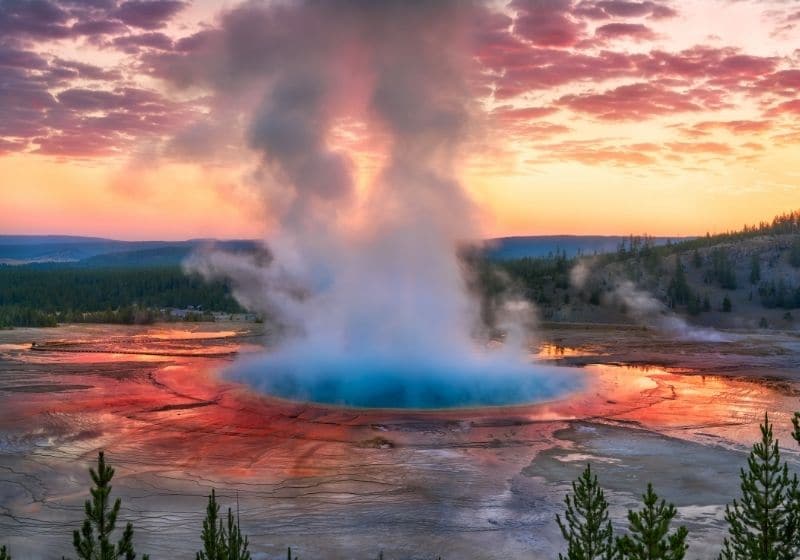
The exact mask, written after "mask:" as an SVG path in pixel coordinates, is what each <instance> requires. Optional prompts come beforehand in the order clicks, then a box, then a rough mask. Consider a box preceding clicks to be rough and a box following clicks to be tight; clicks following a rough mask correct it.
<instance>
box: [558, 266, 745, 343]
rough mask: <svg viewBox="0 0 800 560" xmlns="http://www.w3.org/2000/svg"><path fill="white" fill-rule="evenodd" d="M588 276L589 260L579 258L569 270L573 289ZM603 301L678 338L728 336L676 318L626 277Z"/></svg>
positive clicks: (719, 338) (581, 285)
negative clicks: (620, 307)
mask: <svg viewBox="0 0 800 560" xmlns="http://www.w3.org/2000/svg"><path fill="white" fill-rule="evenodd" d="M590 276H591V263H590V262H589V261H586V260H580V261H578V263H577V264H576V265H575V266H574V267H573V268H572V270H570V280H571V282H572V285H573V286H574V287H575V288H577V289H583V288H584V287H585V286H586V285H587V283H588V282H589V279H590ZM606 301H607V303H610V304H613V305H616V306H622V307H624V309H625V312H626V313H627V314H628V315H629V316H630V317H631V318H632V319H633V320H634V321H636V322H637V323H639V324H640V325H643V326H645V327H648V328H652V329H655V330H658V331H660V332H662V333H664V334H666V335H668V336H671V337H673V338H677V339H681V340H692V341H698V342H727V341H730V337H728V336H726V335H724V334H722V333H720V332H719V331H716V330H714V329H711V328H704V327H695V326H693V325H690V324H689V323H688V322H686V320H684V319H683V318H681V317H678V316H677V315H676V314H675V313H673V312H672V311H670V309H669V308H668V307H667V306H666V305H664V304H663V303H662V302H660V301H659V300H657V299H656V298H655V297H653V296H652V295H651V294H650V293H649V292H647V291H645V290H642V289H640V288H638V287H637V286H636V285H635V284H634V283H633V282H631V281H630V280H619V281H617V282H616V286H615V287H614V289H613V290H612V291H611V292H610V293H609V294H608V295H607V297H606Z"/></svg>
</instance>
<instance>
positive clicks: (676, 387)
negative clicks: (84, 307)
mask: <svg viewBox="0 0 800 560" xmlns="http://www.w3.org/2000/svg"><path fill="white" fill-rule="evenodd" d="M550 336H551V338H552V339H553V340H551V341H545V342H544V343H543V344H542V346H540V347H539V348H538V349H535V350H536V351H535V352H534V353H535V354H538V356H539V357H540V358H544V359H548V360H550V361H551V362H553V363H569V364H575V365H582V366H584V369H585V371H586V372H587V376H586V377H587V381H588V382H587V385H586V387H585V388H584V390H582V391H580V392H577V393H575V394H572V395H568V396H565V397H564V398H562V399H559V400H556V401H553V402H548V403H540V404H535V405H523V406H516V407H495V408H478V409H462V410H451V411H431V412H414V411H405V412H399V411H382V410H358V409H346V408H338V407H326V406H320V405H309V404H301V403H293V402H287V401H282V400H280V399H276V398H274V397H270V396H266V395H261V394H257V393H254V392H253V391H251V390H249V389H248V388H246V387H244V386H242V385H239V384H236V383H232V382H230V381H228V380H226V379H224V378H223V377H222V376H221V375H220V371H221V370H222V369H224V367H225V366H227V365H229V364H230V363H232V360H234V359H235V356H236V354H237V353H240V352H250V351H255V350H257V349H258V348H260V342H261V338H260V334H259V333H258V332H251V331H249V330H238V327H228V326H222V327H218V326H214V325H201V326H198V327H197V330H194V331H189V332H183V331H176V330H170V329H169V328H163V327H156V328H124V327H65V328H59V329H54V330H44V331H32V330H28V331H26V330H24V329H20V330H18V331H8V332H4V333H0V480H2V481H3V483H4V484H3V490H2V491H0V510H1V511H3V512H4V515H2V516H0V534H2V535H8V536H9V538H10V540H11V542H12V544H14V546H15V549H18V550H20V557H25V555H26V554H28V555H34V556H39V555H40V554H41V553H42V551H43V550H44V548H45V547H46V546H48V545H54V543H60V544H61V545H62V548H63V545H64V544H65V543H67V544H68V543H69V534H70V531H71V529H72V528H73V526H74V522H75V521H76V520H77V519H79V518H80V503H81V502H82V500H83V492H84V488H85V486H86V484H85V483H86V480H85V479H86V476H85V474H84V469H85V466H86V464H87V463H88V461H90V460H91V458H92V457H93V455H94V454H95V453H96V450H97V449H99V448H105V449H108V450H109V454H110V456H111V457H112V458H113V460H114V462H115V464H116V465H118V472H119V473H120V474H119V477H120V479H119V482H118V484H117V486H116V488H117V489H118V490H119V491H120V492H121V494H122V495H123V497H124V499H125V500H126V506H127V507H129V508H130V509H129V513H130V512H132V514H131V515H132V516H133V517H134V518H135V521H136V523H137V525H139V526H142V528H143V529H147V528H148V527H156V526H158V527H159V528H160V530H159V531H156V532H154V533H153V534H150V535H149V536H143V537H142V538H143V539H144V545H145V546H146V547H147V546H151V547H152V550H161V551H166V552H170V551H172V552H175V553H181V554H187V553H190V552H191V551H192V550H194V549H195V548H196V547H197V545H198V543H197V542H195V541H197V539H198V537H197V535H198V534H199V530H198V527H199V522H200V518H201V516H202V509H203V495H204V494H205V493H207V492H208V490H209V488H210V487H211V486H212V485H213V486H216V487H217V488H218V489H220V492H221V493H222V495H223V496H232V495H233V494H234V493H235V492H237V491H238V492H239V495H240V498H241V504H242V519H243V524H244V526H245V528H246V529H247V530H248V531H249V532H250V534H251V537H252V541H253V543H254V545H256V548H257V549H258V550H263V551H267V552H269V551H274V552H276V553H278V552H279V551H280V550H281V548H282V547H283V546H285V545H287V544H292V545H294V546H299V547H300V550H305V551H307V552H308V554H307V556H309V557H321V556H323V555H322V554H321V553H320V551H321V550H325V551H327V552H328V554H327V555H326V556H327V557H333V558H337V557H352V556H353V555H354V554H365V555H372V554H374V553H375V549H376V548H383V549H384V550H386V551H387V552H394V553H395V554H394V555H395V556H398V555H399V556H402V555H403V553H404V551H405V553H407V554H411V552H412V551H425V550H435V551H436V554H439V553H441V554H443V555H445V556H448V557H457V556H463V557H467V558H484V557H485V558H488V557H492V556H496V555H497V553H498V551H501V552H503V553H506V554H510V555H522V554H526V555H528V556H531V555H533V556H532V557H533V558H539V557H541V558H546V557H548V558H549V557H553V556H554V550H553V543H556V542H557V540H556V531H557V529H556V528H555V526H554V524H553V523H552V515H553V512H554V511H556V509H557V508H559V507H560V502H561V498H562V494H561V492H562V491H563V488H564V483H565V481H566V480H568V478H569V477H571V476H572V470H571V467H570V465H572V464H581V462H582V460H584V459H586V458H595V459H596V460H598V461H604V462H606V464H609V465H618V466H619V467H620V469H623V468H624V467H626V465H627V467H628V468H629V469H633V471H624V469H623V471H621V472H634V471H635V472H637V473H640V476H645V474H647V473H653V474H658V469H659V468H673V467H674V465H673V467H670V466H669V465H670V464H671V463H669V462H668V461H666V459H665V460H664V461H663V465H661V467H660V466H659V461H657V460H655V459H653V458H654V457H659V456H660V454H662V455H663V457H665V458H666V457H668V456H674V455H675V454H676V453H683V452H685V453H686V454H687V457H691V456H692V455H693V454H694V455H695V456H697V459H696V460H697V461H703V462H704V464H705V465H712V466H713V465H720V467H719V469H722V470H724V469H725V468H727V466H725V465H730V464H731V462H732V461H731V456H728V455H725V453H733V454H734V455H733V457H738V456H739V455H740V452H741V450H742V446H743V445H746V444H748V443H749V442H750V441H751V440H752V439H753V437H754V435H755V433H756V425H757V422H758V421H759V419H760V418H761V416H762V415H763V412H764V410H770V411H771V413H772V415H773V419H774V420H775V422H776V427H777V428H778V434H779V436H780V437H781V439H782V440H783V441H784V442H786V443H787V444H788V443H789V440H788V426H789V415H790V413H791V411H792V410H794V408H795V407H796V406H797V386H796V384H795V380H794V378H793V377H792V376H791V374H790V373H787V372H791V371H793V368H795V364H796V361H797V355H796V354H795V353H794V352H793V351H791V348H792V346H791V345H792V344H793V339H792V338H791V337H788V338H787V339H786V340H785V341H783V342H781V341H780V340H779V341H777V342H776V340H775V339H770V340H769V341H768V343H765V345H763V347H760V346H759V344H760V343H759V340H758V339H757V338H756V339H747V340H746V341H745V342H741V343H739V345H738V346H737V348H739V351H738V353H737V351H728V352H726V353H721V352H720V350H719V348H715V347H713V346H708V345H707V346H684V347H683V348H682V351H681V352H678V351H677V350H678V347H676V346H674V345H673V346H671V348H670V353H669V354H668V355H665V354H664V350H663V347H664V345H663V344H657V343H656V344H654V342H653V340H652V339H651V338H650V336H651V335H650V334H649V333H638V332H627V331H626V332H622V333H613V334H611V335H609V334H608V333H605V338H604V333H601V332H600V333H599V332H597V330H596V329H594V330H593V331H592V332H584V331H580V330H576V331H575V332H566V333H565V332H560V331H559V332H557V333H555V334H552V333H551V334H550ZM33 341H36V342H37V344H36V347H35V348H36V349H35V350H34V349H33V348H32V347H31V346H30V343H31V342H33ZM570 342H573V343H574V344H570ZM620 345H622V346H624V347H625V348H626V351H627V354H628V355H629V356H631V357H633V358H635V360H633V359H632V360H631V361H634V362H635V363H634V364H630V363H625V361H624V360H622V359H620V358H621V356H622V353H621V352H620V350H619V346H620ZM776 345H778V346H779V347H782V348H789V350H788V351H785V352H775V351H774V350H772V349H773V348H775V347H776ZM781 345H783V346H781ZM759 348H760V349H759ZM734 350H735V349H734ZM676 356H677V358H676ZM646 358H650V360H649V361H650V362H651V363H658V364H660V365H658V366H652V365H643V363H646V362H647V361H648V360H647V359H646ZM668 358H669V359H670V360H672V361H670V362H669V363H668V364H667V363H666V362H668V361H669V360H668ZM714 364H717V367H718V369H719V373H718V374H715V373H713V372H714ZM758 364H760V367H755V366H756V365H758ZM698 371H699V372H701V374H697V372H698ZM795 371H796V370H795ZM765 376H766V377H765ZM587 434H588V435H587ZM603 442H605V443H603ZM626 442H631V445H630V446H626V445H623V444H624V443H626ZM634 444H635V445H634ZM687 460H688V461H689V462H691V461H692V460H693V459H691V458H690V459H687ZM723 467H724V468H723ZM719 469H718V470H717V471H714V470H713V468H712V469H711V470H709V471H708V472H707V473H705V474H702V473H701V476H700V479H697V480H693V481H691V484H689V483H688V482H687V483H686V484H687V486H686V487H685V488H683V487H681V486H680V484H683V483H681V482H680V480H676V481H674V483H675V484H676V485H678V486H677V487H676V488H670V489H669V492H670V493H671V494H670V495H674V496H679V497H681V499H680V500H676V501H679V503H680V504H682V505H683V506H685V507H684V508H683V509H682V510H681V512H682V515H684V516H685V519H684V520H685V521H686V522H687V523H690V525H691V524H694V525H693V527H695V528H696V529H697V531H696V533H695V534H696V535H698V537H697V538H702V535H704V534H707V535H713V534H714V527H716V526H717V525H715V524H718V523H719V522H720V521H721V517H720V515H719V514H720V511H721V505H722V503H723V501H722V500H723V498H724V496H722V495H721V494H722V493H723V489H724V488H727V486H725V485H723V486H719V485H717V486H714V485H713V484H712V485H710V486H709V487H710V488H712V489H713V488H718V490H716V492H717V494H715V493H714V492H715V491H714V490H712V491H709V492H707V493H705V494H704V495H703V496H702V500H700V498H697V499H695V498H693V497H692V492H693V491H692V490H691V488H693V487H695V486H697V485H698V484H702V483H703V480H704V479H703V477H705V478H706V479H707V480H709V481H710V480H712V479H713V478H715V477H719V476H721V475H720V473H721V472H722V471H721V470H719ZM725 472H726V473H727V471H725ZM613 473H614V470H613V469H612V470H609V471H608V473H607V476H609V477H610V476H612V475H613ZM642 473H644V474H642ZM637 476H639V475H637ZM725 476H728V475H725ZM637 480H638V479H637ZM611 487H612V488H611V489H612V490H613V491H614V492H619V493H622V494H626V490H625V489H626V487H625V485H624V484H616V485H613V484H612V485H611ZM723 487H724V488H723ZM640 490H641V489H640V488H638V487H637V488H633V487H631V488H630V491H629V492H628V494H626V495H628V496H629V497H632V496H633V493H634V492H639V491H640ZM692 508H694V509H692ZM697 508H700V509H697ZM709 508H711V509H709ZM160 512H164V514H166V512H169V515H168V516H167V517H166V520H167V521H166V525H164V519H163V518H162V517H163V515H162V513H160ZM703 531H706V533H704V532H703ZM32 533H33V534H35V535H37V536H38V537H40V538H37V539H30V536H31V534H32ZM481 535H482V536H481ZM709 542H710V541H709ZM376 543H377V544H376ZM696 546H701V547H702V546H704V545H703V544H702V543H700V544H699V545H697V544H696ZM708 546H712V548H713V545H708ZM53 550H54V551H56V552H57V549H56V548H54V549H53ZM697 550H698V551H700V550H703V549H702V548H698V549H697ZM709 550H712V549H709ZM537 554H539V556H537ZM57 556H58V554H55V553H53V557H57ZM45 557H47V555H46V554H45Z"/></svg>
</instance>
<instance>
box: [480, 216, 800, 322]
mask: <svg viewBox="0 0 800 560" xmlns="http://www.w3.org/2000/svg"><path fill="white" fill-rule="evenodd" d="M494 270H496V271H501V272H502V273H503V274H504V275H506V276H507V278H509V279H511V285H512V286H513V287H514V288H516V289H517V290H518V291H520V292H521V293H522V294H523V295H524V296H525V297H526V298H528V299H529V300H531V301H533V302H535V303H536V304H537V306H538V307H539V310H540V314H541V315H542V317H543V318H544V319H545V320H554V321H589V322H594V321H598V322H625V321H629V320H630V313H629V312H630V309H629V308H626V307H630V306H629V305H627V304H626V303H625V301H624V299H625V298H620V297H617V296H618V294H619V290H620V287H621V286H626V287H628V288H627V289H635V290H638V291H639V292H641V293H642V294H647V295H648V296H651V297H652V298H653V299H654V300H656V301H658V302H660V303H661V304H663V305H664V307H665V308H666V309H670V310H672V311H673V312H675V313H677V314H679V315H685V316H687V317H689V318H690V319H691V320H692V321H693V322H696V323H698V324H709V325H716V326H727V327H745V328H746V327H762V328H764V327H777V328H794V325H795V315H797V319H798V320H800V313H798V312H797V311H796V310H798V309H800V211H798V212H791V213H788V214H783V215H780V216H777V217H775V218H774V219H773V220H772V221H771V222H763V223H761V224H759V225H757V226H749V227H745V228H743V229H742V230H740V231H735V232H728V233H724V234H719V235H706V236H704V237H699V238H696V239H691V240H686V241H682V242H679V243H670V244H666V245H662V246H658V245H656V244H655V243H654V242H653V241H652V240H651V239H650V238H648V237H646V236H645V237H630V238H628V239H627V240H625V241H624V242H623V243H620V245H619V246H618V247H617V250H616V251H614V252H612V253H608V254H604V255H596V256H591V257H580V258H568V257H567V256H566V255H565V254H564V253H556V254H554V255H550V256H548V257H545V258H526V259H517V260H509V261H504V262H499V263H496V264H494ZM483 276H486V275H485V274H484V275H483ZM484 285H485V286H488V287H487V288H486V289H487V290H488V293H489V294H490V295H491V294H494V295H495V296H497V295H498V293H499V292H501V291H503V290H507V289H508V287H507V284H504V283H502V282H494V283H492V282H488V283H487V282H484ZM637 293H638V292H637ZM793 312H794V313H793ZM798 322H800V321H798Z"/></svg>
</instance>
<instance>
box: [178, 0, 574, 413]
mask: <svg viewBox="0 0 800 560" xmlns="http://www.w3.org/2000/svg"><path fill="white" fill-rule="evenodd" d="M483 9H484V8H481V7H479V6H477V5H473V4H470V3H466V2H436V3H413V2H411V3H409V2H400V1H398V2H380V3H378V2H368V1H363V2H360V1H352V2H307V3H296V4H291V5H289V4H282V3H276V4H273V5H269V6H265V5H256V4H247V5H245V6H243V7H240V8H237V9H235V10H233V11H231V12H229V13H227V14H226V15H225V16H224V18H223V22H222V26H221V29H220V30H219V31H218V32H216V34H215V35H214V36H213V37H212V38H211V39H210V40H209V41H208V44H207V46H206V47H205V48H204V49H203V50H202V51H200V52H199V54H198V55H197V57H195V60H193V61H190V62H189V63H184V66H182V67H180V68H177V69H176V70H175V73H176V82H180V83H181V84H182V85H196V86H201V87H207V88H210V89H211V90H212V91H213V92H214V94H215V95H216V96H218V97H219V98H220V99H223V98H224V99H225V100H226V101H227V104H228V106H230V103H235V104H238V106H241V107H242V108H243V110H242V117H243V121H244V122H246V123H247V125H246V126H244V127H243V130H242V133H243V136H244V137H245V138H246V139H247V144H248V146H249V148H250V149H252V150H254V151H255V152H256V153H257V154H259V156H260V159H261V167H260V168H259V170H258V172H257V173H256V176H257V177H258V180H259V184H260V185H261V186H262V188H263V193H264V199H265V201H266V203H267V207H268V212H269V215H270V216H271V217H272V218H273V219H274V220H275V221H276V222H277V224H278V226H277V232H276V233H275V234H274V235H271V236H270V243H269V246H270V249H271V251H272V253H273V258H272V260H271V261H270V262H269V263H265V262H263V261H262V262H258V259H252V258H251V257H242V256H236V255H225V254H219V253H216V254H215V253H212V254H208V255H206V256H204V257H202V258H195V259H193V260H192V261H190V263H189V264H188V266H189V267H190V268H193V269H195V270H198V271H200V272H201V273H203V274H205V275H207V276H219V275H225V276H229V277H231V279H232V282H233V284H234V288H235V295H236V296H237V297H238V298H239V300H240V301H242V303H243V304H245V305H246V306H247V307H249V308H251V309H257V310H260V311H263V312H265V313H268V314H269V315H270V316H271V317H274V318H276V320H277V321H278V322H279V323H280V327H281V329H282V331H283V332H284V333H285V335H286V336H285V339H284V342H283V344H282V345H281V346H280V347H279V348H278V349H277V351H275V352H274V353H272V354H269V355H265V356H263V357H261V358H259V359H258V360H256V361H251V362H248V363H246V364H242V365H240V366H239V367H237V368H234V372H233V375H235V376H237V377H238V378H240V379H243V380H245V381H247V382H248V383H250V384H252V385H254V386H256V387H259V388H263V389H265V390H268V391H270V392H275V393H277V394H279V395H282V396H286V397H289V398H298V399H312V400H320V401H323V402H329V403H342V404H351V405H356V406H398V407H408V406H411V407H431V406H432V407H446V406H465V405H477V404H505V403H518V402H525V401H530V400H536V399H540V398H548V397H552V396H554V395H555V394H557V393H559V392H561V391H564V390H568V389H569V388H572V387H575V384H576V382H577V377H576V375H575V373H574V372H570V371H568V370H563V369H558V370H557V372H556V370H555V368H541V367H536V368H534V367H531V366H530V365H529V364H528V359H529V358H528V353H527V352H526V351H525V349H524V336H521V335H520V332H519V329H515V328H514V325H521V324H524V323H525V322H526V320H527V319H526V315H530V314H531V313H532V310H531V309H529V308H528V307H526V306H525V305H524V304H522V303H520V302H518V301H514V302H506V304H504V307H505V308H504V309H501V310H499V311H500V313H498V316H499V317H501V319H502V320H504V321H505V322H506V323H508V324H507V325H506V326H507V327H509V328H508V330H509V332H510V333H511V334H512V335H513V336H509V337H508V340H507V343H506V344H505V345H504V347H503V348H501V349H498V350H488V349H479V348H478V347H476V343H475V342H476V341H475V338H474V334H475V333H476V332H477V331H478V330H479V329H478V326H479V316H478V313H477V307H478V306H477V305H476V304H475V302H474V301H473V298H472V297H471V295H470V294H469V293H468V290H467V288H466V281H465V280H466V279H465V277H464V276H465V272H464V270H463V267H462V264H461V261H460V260H459V257H458V248H459V246H460V245H461V244H462V243H463V242H464V241H465V240H470V239H477V238H478V237H479V232H478V230H477V227H476V218H477V211H476V208H475V207H474V206H473V204H472V201H471V200H470V199H469V197H468V196H467V195H466V193H465V191H464V189H463V188H462V186H461V184H460V183H459V181H458V176H457V173H456V170H457V169H458V164H459V149H460V147H461V146H462V144H463V142H464V141H465V140H466V139H467V138H468V135H469V134H470V132H471V130H472V128H473V123H474V122H475V119H474V116H475V115H476V114H477V113H478V108H477V107H476V104H475V102H474V99H475V94H474V92H473V91H472V90H473V87H474V86H473V81H474V80H473V78H474V77H475V76H474V74H475V70H474V61H473V58H472V56H471V52H472V48H471V46H472V45H471V43H472V41H474V40H475V29H476V28H475V23H476V22H477V21H478V18H480V17H481V16H482V15H483V14H482V10H483ZM220 105H221V106H222V105H223V103H222V102H220ZM209 118H210V119H211V120H213V119H215V118H216V119H218V120H222V119H227V118H229V110H228V109H227V108H226V109H225V110H220V114H219V115H213V114H212V115H211V116H210V117H209ZM217 124H219V123H217ZM354 124H357V125H358V126H362V127H364V128H365V129H366V130H367V131H368V134H369V136H370V137H371V138H374V140H375V145H376V152H377V155H376V159H378V160H379V161H381V162H382V166H381V168H380V170H379V171H378V172H377V173H376V174H375V175H374V178H373V179H372V180H371V181H369V183H368V184H362V182H361V181H356V180H355V177H357V176H360V175H357V171H358V169H357V165H356V162H354V161H353V160H351V158H350V157H349V156H348V152H347V150H346V148H342V147H341V146H340V147H339V149H334V148H332V147H331V146H332V145H333V143H332V142H331V138H332V137H334V136H335V135H336V134H337V133H340V132H341V129H342V128H343V127H346V126H348V125H354ZM212 128H213V127H212Z"/></svg>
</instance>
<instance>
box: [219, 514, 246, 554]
mask: <svg viewBox="0 0 800 560" xmlns="http://www.w3.org/2000/svg"><path fill="white" fill-rule="evenodd" d="M223 540H224V543H225V556H224V559H225V560H250V552H249V551H248V550H247V547H248V545H249V542H248V540H247V537H242V531H241V529H240V528H239V523H238V519H237V520H236V521H234V518H233V512H232V511H231V508H228V527H227V530H226V531H224V532H223Z"/></svg>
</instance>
